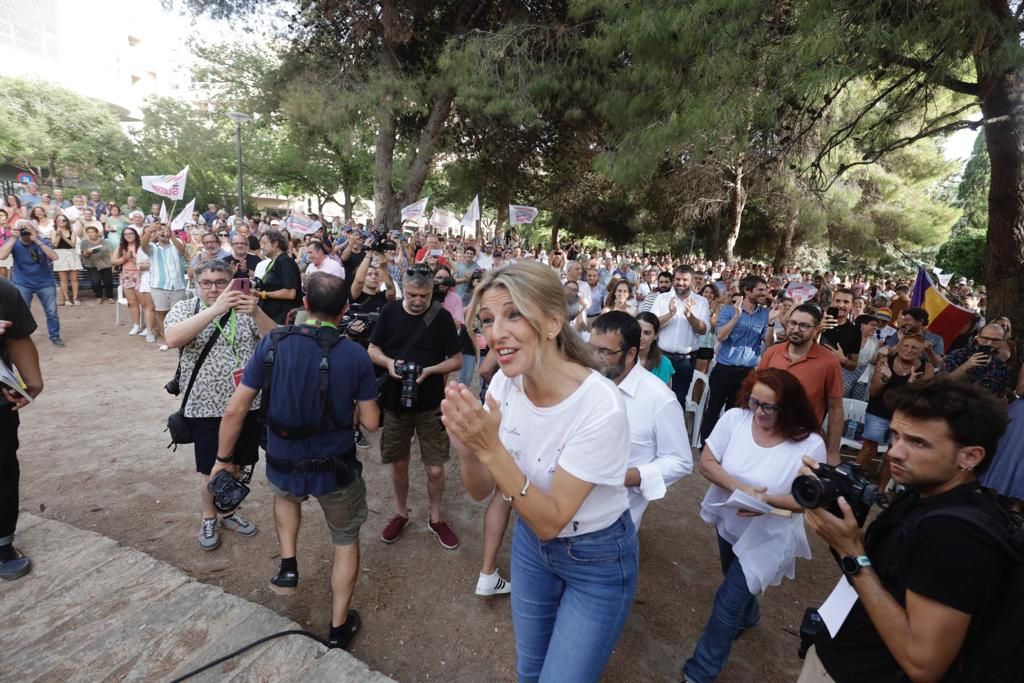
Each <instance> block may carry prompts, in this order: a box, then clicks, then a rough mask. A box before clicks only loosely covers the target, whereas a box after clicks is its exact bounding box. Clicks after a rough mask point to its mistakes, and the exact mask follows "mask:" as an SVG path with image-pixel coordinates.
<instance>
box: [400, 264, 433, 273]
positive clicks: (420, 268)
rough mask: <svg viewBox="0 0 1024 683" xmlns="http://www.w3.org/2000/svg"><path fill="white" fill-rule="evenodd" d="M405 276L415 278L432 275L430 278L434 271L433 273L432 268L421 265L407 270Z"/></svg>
mask: <svg viewBox="0 0 1024 683" xmlns="http://www.w3.org/2000/svg"><path fill="white" fill-rule="evenodd" d="M405 274H406V275H409V276H413V275H430V276H433V274H434V271H432V270H431V269H430V266H428V265H424V264H422V263H420V264H417V265H415V266H410V267H409V268H408V269H406V271H405Z"/></svg>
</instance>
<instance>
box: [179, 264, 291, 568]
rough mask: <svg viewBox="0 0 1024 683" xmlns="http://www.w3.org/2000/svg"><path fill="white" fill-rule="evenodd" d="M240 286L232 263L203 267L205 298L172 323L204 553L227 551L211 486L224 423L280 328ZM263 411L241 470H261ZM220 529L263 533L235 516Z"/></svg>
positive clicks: (250, 428) (190, 303)
mask: <svg viewBox="0 0 1024 683" xmlns="http://www.w3.org/2000/svg"><path fill="white" fill-rule="evenodd" d="M233 283H234V280H232V277H231V267H230V266H229V265H228V264H226V263H224V262H223V261H216V260H214V261H206V262H204V263H202V264H201V265H199V267H198V268H196V284H197V286H198V292H199V297H198V298H197V299H187V300H185V301H179V302H178V303H176V304H174V305H173V306H171V310H170V311H168V312H167V318H166V319H165V321H164V325H165V326H166V332H165V338H166V341H167V346H169V347H171V348H180V349H181V356H180V358H179V360H178V374H177V375H176V376H175V380H176V383H177V385H178V386H177V387H172V388H176V389H177V391H178V392H180V391H182V390H185V392H186V395H185V396H184V397H183V405H182V407H181V414H182V415H183V416H184V417H185V421H186V422H187V423H188V426H189V429H190V430H191V432H192V439H193V443H194V450H195V457H196V471H197V472H199V474H200V475H202V488H201V489H200V500H201V502H202V507H203V521H202V525H201V527H200V530H199V547H200V548H202V549H203V550H215V549H216V548H217V547H218V546H220V535H219V534H218V533H217V527H218V522H217V510H216V508H215V507H214V505H213V495H212V494H211V493H210V491H209V490H208V489H207V488H206V485H207V482H208V481H209V478H210V470H211V469H212V468H213V464H214V459H215V458H216V457H217V433H218V431H219V430H220V421H221V417H222V416H223V415H224V410H225V408H227V405H228V401H229V399H230V398H231V394H232V392H234V390H235V386H237V384H238V378H239V377H240V376H241V372H242V368H244V367H245V363H246V362H248V360H249V358H250V356H252V354H253V351H254V350H255V349H256V343H257V342H258V340H259V338H260V337H263V336H266V335H268V334H270V332H271V331H272V330H273V329H274V328H275V327H276V326H277V324H276V323H275V322H274V321H273V320H271V319H270V318H268V317H267V315H266V314H265V313H264V312H263V311H262V310H260V308H259V306H257V300H256V297H254V296H250V295H249V294H247V293H245V292H243V291H242V290H241V289H240V288H238V287H233V286H232V284H233ZM211 340H212V343H211ZM207 347H209V350H206V348H207ZM197 366H198V370H197ZM189 389H190V390H189ZM172 393H173V392H172ZM175 395H177V393H175ZM258 408H259V406H258V405H256V406H254V408H253V410H252V411H251V412H249V413H248V414H247V415H246V416H245V424H244V428H243V429H242V431H241V437H240V439H239V445H238V448H237V449H236V453H237V455H238V458H237V462H238V463H241V464H245V465H247V464H253V463H255V462H256V459H257V457H258V453H257V448H258V447H259V436H260V435H259V420H258V414H257V409H258ZM219 526H222V527H224V528H225V529H230V530H232V531H235V532H236V533H239V534H241V535H243V536H252V535H253V534H255V533H256V531H257V529H256V525H255V524H253V523H252V522H249V521H247V520H245V519H243V518H242V517H241V516H240V515H238V514H235V513H232V514H229V515H226V516H224V517H222V518H221V520H220V524H219Z"/></svg>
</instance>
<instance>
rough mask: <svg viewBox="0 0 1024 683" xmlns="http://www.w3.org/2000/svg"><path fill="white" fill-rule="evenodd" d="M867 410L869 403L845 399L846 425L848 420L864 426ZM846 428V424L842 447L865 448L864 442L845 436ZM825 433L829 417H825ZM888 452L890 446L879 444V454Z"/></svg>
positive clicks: (857, 449)
mask: <svg viewBox="0 0 1024 683" xmlns="http://www.w3.org/2000/svg"><path fill="white" fill-rule="evenodd" d="M867 409H868V403H867V401H858V400H857V399H855V398H844V399H843V422H844V423H845V422H846V421H847V420H853V421H854V422H856V423H857V424H860V425H863V424H864V413H866V412H867ZM845 426H846V425H845V424H844V425H843V427H844V429H843V432H844V436H843V438H842V439H841V441H840V445H841V446H846V447H848V448H852V449H854V450H855V451H860V449H861V448H862V447H863V446H864V442H862V441H858V440H856V439H847V438H846V436H845V432H846V429H845ZM825 431H826V432H827V431H828V416H826V417H825ZM887 450H889V444H887V443H880V444H878V453H879V454H882V453H885V452H886V451H887Z"/></svg>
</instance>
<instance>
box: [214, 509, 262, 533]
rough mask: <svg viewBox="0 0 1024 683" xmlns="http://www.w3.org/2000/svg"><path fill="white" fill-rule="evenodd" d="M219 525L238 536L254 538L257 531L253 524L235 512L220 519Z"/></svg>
mask: <svg viewBox="0 0 1024 683" xmlns="http://www.w3.org/2000/svg"><path fill="white" fill-rule="evenodd" d="M220 525H221V528H224V529H227V530H228V531H234V532H235V533H236V534H238V535H239V536H255V535H256V532H257V531H259V529H257V528H256V525H255V524H253V523H252V522H250V521H249V520H247V519H246V518H245V517H243V516H242V515H240V514H238V513H237V512H235V513H234V514H231V515H228V516H227V517H221V518H220Z"/></svg>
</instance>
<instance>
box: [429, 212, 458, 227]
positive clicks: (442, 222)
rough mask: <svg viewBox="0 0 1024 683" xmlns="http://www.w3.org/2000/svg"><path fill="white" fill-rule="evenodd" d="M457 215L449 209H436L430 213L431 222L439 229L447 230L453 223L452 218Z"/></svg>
mask: <svg viewBox="0 0 1024 683" xmlns="http://www.w3.org/2000/svg"><path fill="white" fill-rule="evenodd" d="M453 218H455V216H453V215H452V212H451V211H448V210H447V209H436V208H435V209H434V212H433V213H432V214H430V224H431V225H433V226H434V227H435V228H437V229H438V230H447V229H448V226H449V225H451V224H452V219H453Z"/></svg>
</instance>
